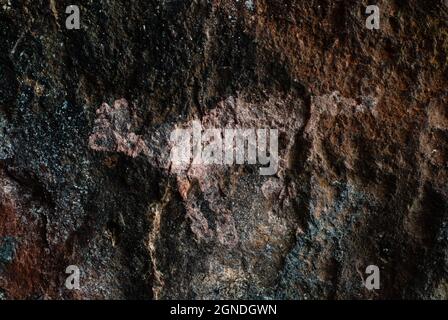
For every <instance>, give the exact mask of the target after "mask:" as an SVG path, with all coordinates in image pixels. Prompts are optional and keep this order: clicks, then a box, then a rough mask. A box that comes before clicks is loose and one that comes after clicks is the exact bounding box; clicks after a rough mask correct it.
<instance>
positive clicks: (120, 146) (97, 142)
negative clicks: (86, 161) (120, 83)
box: [89, 99, 149, 158]
mask: <svg viewBox="0 0 448 320" xmlns="http://www.w3.org/2000/svg"><path fill="white" fill-rule="evenodd" d="M96 115H97V118H96V120H95V126H94V128H93V132H92V134H91V135H90V137H89V148H90V149H92V150H95V151H100V152H119V153H123V154H125V155H127V156H129V157H132V158H135V157H137V156H138V155H140V154H144V155H148V154H149V149H148V147H147V146H146V143H145V141H144V140H143V138H142V137H141V136H139V135H136V134H135V133H134V132H133V127H134V126H135V122H136V117H135V116H131V110H130V108H129V104H128V102H127V101H126V100H125V99H120V100H116V101H115V102H114V104H113V106H112V107H111V106H109V105H108V104H107V103H103V104H102V105H101V107H100V108H99V109H98V110H97V111H96Z"/></svg>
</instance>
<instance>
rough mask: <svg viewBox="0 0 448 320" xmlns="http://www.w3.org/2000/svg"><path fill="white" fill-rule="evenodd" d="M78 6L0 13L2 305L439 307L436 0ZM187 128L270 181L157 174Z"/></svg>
mask: <svg viewBox="0 0 448 320" xmlns="http://www.w3.org/2000/svg"><path fill="white" fill-rule="evenodd" d="M76 2H78V3H77V4H78V5H79V8H80V12H81V29H79V30H67V29H66V28H65V19H66V17H67V14H66V13H65V8H66V7H67V6H68V5H71V4H75V3H73V1H65V0H63V1H54V0H43V1H31V0H9V1H8V0H0V4H1V5H0V34H1V39H2V41H1V43H0V48H1V49H0V299H111V298H113V299H173V298H179V299H229V298H231V299H238V298H244V299H313V298H314V299H347V298H355V299H392V298H393V299H406V298H412V299H446V298H447V297H448V277H447V275H448V187H447V183H448V170H447V167H448V163H447V160H448V109H447V108H448V105H447V102H448V90H447V83H448V25H447V24H448V6H446V5H445V4H444V2H443V1H436V0H433V1H417V0H410V1H401V0H393V1H386V0H378V1H375V2H376V4H377V5H378V7H379V8H380V10H381V27H380V29H379V30H369V29H368V28H366V26H365V20H366V14H365V8H366V6H367V5H369V4H371V3H368V2H367V1H364V0H362V1H355V0H346V1H330V0H321V1H314V0H313V1H298V0H296V1H295V0H282V1H277V0H253V1H243V0H239V1H238V0H209V1H206V0H192V1H186V0H185V1H182V0H177V1H176V0H153V1H147V0H135V1H124V0H123V1H121V0H117V1H106V0H97V1H92V0H85V1H76ZM194 122H198V123H200V125H201V126H202V127H203V128H226V127H232V128H276V129H277V130H278V137H279V146H278V148H279V150H278V156H279V162H278V171H277V173H276V174H275V175H272V176H263V175H260V174H259V170H258V167H257V166H253V165H233V166H222V165H208V166H205V165H199V166H194V165H187V166H185V167H176V166H173V165H172V164H171V163H170V158H169V156H170V134H171V132H172V131H173V130H174V129H176V128H182V127H191V126H192V124H193V123H194ZM69 265H76V266H78V267H79V269H80V270H81V277H80V288H79V290H69V289H67V288H66V286H65V285H64V283H65V280H66V277H67V276H68V275H67V274H66V273H65V270H66V267H67V266H69ZM368 265H377V266H378V267H379V268H380V270H381V288H380V289H379V290H368V289H367V288H366V287H365V286H364V285H363V281H364V280H365V278H366V276H367V275H366V274H365V269H366V267H367V266H368Z"/></svg>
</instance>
